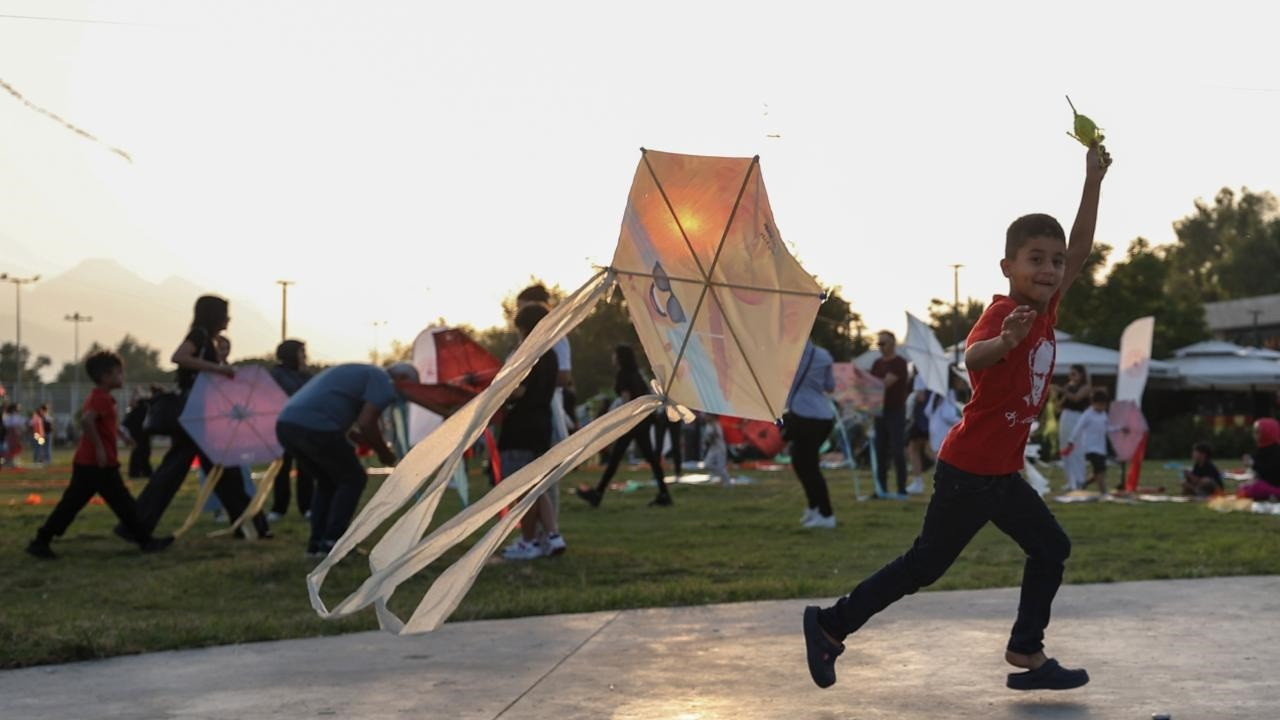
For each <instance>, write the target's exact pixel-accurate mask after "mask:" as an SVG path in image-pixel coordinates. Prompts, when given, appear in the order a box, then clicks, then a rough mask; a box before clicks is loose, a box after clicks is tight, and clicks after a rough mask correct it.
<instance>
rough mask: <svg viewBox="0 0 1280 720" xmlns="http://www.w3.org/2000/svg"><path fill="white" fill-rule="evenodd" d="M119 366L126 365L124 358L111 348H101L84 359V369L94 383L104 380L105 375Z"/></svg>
mask: <svg viewBox="0 0 1280 720" xmlns="http://www.w3.org/2000/svg"><path fill="white" fill-rule="evenodd" d="M118 367H124V360H121V359H120V356H119V355H117V354H115V353H113V352H111V351H110V350H99V351H98V352H96V353H94V354H92V355H90V356H89V357H87V358H85V361H84V371H85V372H86V373H88V374H89V379H90V380H92V381H93V384H94V385H97V384H98V383H100V382H102V376H103V375H106V374H107V373H109V372H111V371H112V370H114V369H116V368H118Z"/></svg>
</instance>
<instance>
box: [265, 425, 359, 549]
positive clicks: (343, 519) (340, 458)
mask: <svg viewBox="0 0 1280 720" xmlns="http://www.w3.org/2000/svg"><path fill="white" fill-rule="evenodd" d="M276 437H277V438H278V439H279V440H280V444H281V445H282V446H283V447H284V449H285V451H286V452H288V453H291V454H292V455H293V459H294V461H295V462H297V463H298V471H299V474H301V473H302V472H306V473H307V474H309V475H310V476H311V477H313V478H315V481H316V489H315V493H314V494H313V495H312V496H311V539H310V541H309V542H308V548H310V549H316V550H323V549H327V548H330V547H333V544H334V543H336V542H337V541H338V538H340V537H342V534H343V533H344V532H346V531H347V526H348V525H350V524H351V518H353V517H355V514H356V506H358V505H359V504H360V496H361V495H362V494H363V493H364V486H365V484H366V483H368V481H369V475H368V473H367V472H366V471H365V469H364V465H363V464H361V462H360V458H358V457H356V449H355V448H354V447H352V446H351V443H350V442H348V441H347V436H346V434H345V433H342V432H337V431H324V430H312V429H310V428H305V427H302V426H301V425H295V424H293V423H288V422H280V423H276Z"/></svg>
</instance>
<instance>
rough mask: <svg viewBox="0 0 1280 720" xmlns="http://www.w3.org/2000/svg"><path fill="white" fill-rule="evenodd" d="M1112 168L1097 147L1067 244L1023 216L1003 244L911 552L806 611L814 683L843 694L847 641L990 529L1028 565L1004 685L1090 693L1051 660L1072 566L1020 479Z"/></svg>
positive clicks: (1051, 226) (1077, 676) (1057, 531)
mask: <svg viewBox="0 0 1280 720" xmlns="http://www.w3.org/2000/svg"><path fill="white" fill-rule="evenodd" d="M1109 164H1110V158H1109V157H1108V156H1107V155H1106V154H1105V151H1101V150H1100V149H1099V148H1098V147H1097V146H1096V145H1095V146H1093V147H1091V148H1089V151H1088V153H1087V154H1086V156H1085V180H1084V189H1083V192H1082V194H1081V198H1080V208H1079V211H1078V212H1077V214H1076V220H1075V224H1074V225H1073V226H1072V228H1071V240H1070V242H1069V243H1068V242H1067V238H1066V235H1065V233H1063V231H1062V226H1061V225H1060V224H1059V223H1058V221H1057V220H1055V219H1053V218H1052V217H1050V216H1048V215H1043V214H1033V215H1024V216H1022V217H1020V218H1018V219H1017V220H1014V221H1013V223H1012V224H1011V225H1010V226H1009V229H1008V231H1007V232H1006V233H1005V246H1004V254H1003V257H1002V258H1001V260H1000V269H1001V271H1002V272H1003V273H1004V276H1005V277H1007V278H1009V295H1008V296H1001V295H997V296H996V297H995V299H994V300H993V301H992V303H991V304H990V305H988V306H987V309H986V310H985V311H984V312H983V313H982V317H981V318H979V319H978V322H977V324H975V325H974V327H973V329H972V330H971V331H970V332H969V336H968V338H967V340H966V342H965V366H966V367H967V368H968V370H969V375H970V377H971V378H972V379H973V400H971V401H970V402H969V404H968V405H967V406H966V407H965V412H964V418H963V419H961V420H960V424H958V425H956V426H955V427H954V428H952V430H951V433H950V434H949V435H948V436H947V439H946V442H944V443H943V444H942V452H941V453H940V454H939V456H938V464H937V469H936V470H935V471H934V476H933V496H932V497H931V498H930V499H929V507H928V509H927V510H926V511H925V515H924V526H923V527H922V528H921V529H920V534H919V536H917V537H916V539H915V542H914V543H913V544H912V546H911V548H910V549H908V550H907V551H906V552H905V553H903V554H902V555H901V556H899V557H898V558H897V559H895V560H893V561H891V562H889V563H888V564H887V565H885V566H884V567H883V568H881V569H880V570H879V571H877V572H876V573H875V574H873V575H871V576H870V577H868V578H867V579H865V580H863V581H862V582H861V583H860V584H859V585H858V586H857V587H855V588H854V589H853V591H852V592H850V593H849V594H848V595H846V596H844V597H842V598H840V599H839V600H838V601H836V603H835V604H834V605H833V606H831V607H826V608H819V607H817V606H814V605H810V606H808V607H806V608H805V609H804V617H803V629H804V643H805V651H806V656H807V660H808V665H809V675H810V677H812V678H813V681H814V684H816V685H817V686H818V687H821V688H826V687H830V686H832V685H834V684H835V682H836V669H835V662H836V659H837V658H838V657H839V656H840V654H841V653H843V652H844V649H845V646H844V640H845V639H846V638H847V637H849V636H850V635H852V634H854V633H855V632H857V631H858V630H859V629H860V628H862V627H863V626H864V625H865V624H866V623H867V621H868V620H870V619H871V617H872V616H873V615H875V614H876V613H879V612H881V611H882V610H884V609H885V608H887V607H889V606H890V605H892V604H893V603H895V602H897V601H898V600H900V599H901V598H902V597H903V596H905V595H909V594H911V593H914V592H916V591H917V590H919V589H920V588H922V587H925V586H927V585H931V584H933V583H934V582H936V581H937V580H938V579H939V578H941V577H942V575H943V573H945V572H946V571H947V568H949V567H951V564H952V563H954V562H955V561H956V558H958V557H959V556H960V553H961V552H962V551H963V550H964V548H965V546H966V545H968V544H969V542H970V541H971V540H973V538H974V536H975V535H977V534H978V531H979V530H981V529H982V528H983V526H985V525H986V524H987V523H993V524H994V525H995V526H996V527H997V528H999V529H1000V530H1001V531H1002V532H1004V533H1005V534H1006V535H1008V536H1009V537H1010V538H1012V539H1013V540H1014V541H1015V542H1017V543H1018V546H1019V547H1020V548H1022V551H1023V552H1024V553H1025V554H1026V562H1025V564H1024V566H1023V571H1022V597H1021V599H1020V600H1019V602H1018V617H1017V620H1016V621H1015V622H1014V624H1013V629H1012V632H1011V633H1010V638H1009V642H1008V644H1007V645H1006V646H1005V654H1004V658H1005V661H1006V662H1008V663H1009V664H1010V665H1013V666H1015V667H1019V668H1026V670H1027V671H1026V672H1021V673H1010V674H1009V675H1008V678H1007V679H1006V683H1005V684H1006V686H1007V687H1009V688H1011V689H1014V690H1066V689H1069V688H1076V687H1080V686H1082V685H1084V684H1085V683H1087V682H1089V673H1087V672H1085V671H1084V670H1083V669H1068V668H1066V667H1063V666H1062V665H1060V664H1059V663H1058V661H1057V660H1054V659H1052V658H1049V657H1047V656H1046V655H1045V652H1044V631H1045V628H1046V627H1047V626H1048V625H1049V615H1050V611H1051V610H1052V606H1053V598H1054V595H1056V594H1057V592H1058V586H1059V585H1061V584H1062V574H1063V571H1064V569H1065V565H1066V560H1067V558H1068V557H1069V556H1070V555H1071V539H1070V538H1069V537H1067V534H1066V533H1065V532H1063V530H1062V526H1061V525H1059V524H1058V521H1057V520H1056V519H1054V517H1053V513H1052V512H1050V511H1049V508H1048V506H1047V505H1045V503H1044V500H1043V499H1042V498H1041V497H1040V495H1039V494H1038V493H1037V492H1036V491H1035V490H1034V489H1032V487H1031V486H1030V485H1029V484H1027V481H1026V480H1024V479H1023V477H1022V475H1021V474H1019V471H1020V470H1022V467H1023V464H1024V462H1025V461H1024V460H1023V451H1024V449H1025V448H1026V446H1027V437H1028V435H1029V434H1030V432H1031V425H1032V423H1034V422H1035V421H1036V418H1038V417H1040V413H1041V411H1042V410H1043V409H1044V403H1045V400H1046V399H1047V397H1048V394H1049V393H1048V390H1049V381H1050V380H1051V379H1052V378H1053V362H1054V356H1055V354H1056V352H1057V347H1056V344H1055V343H1056V340H1055V337H1054V332H1053V326H1054V325H1055V324H1056V322H1057V319H1058V305H1059V301H1060V300H1061V299H1062V294H1063V293H1064V292H1065V291H1066V290H1067V289H1068V288H1069V287H1071V284H1072V283H1073V282H1074V281H1075V279H1076V278H1077V277H1079V275H1080V271H1081V269H1083V268H1084V265H1085V262H1086V261H1087V260H1088V259H1089V255H1090V253H1091V252H1092V251H1093V233H1094V228H1095V226H1096V225H1097V221H1098V198H1099V195H1100V194H1101V192H1102V178H1103V175H1105V174H1106V171H1107V170H1106V169H1107V166H1108V165H1109ZM957 602H959V601H957ZM905 650H906V651H908V652H914V651H916V650H918V649H912V648H905ZM924 651H925V652H926V653H927V652H928V649H927V648H925V649H924ZM920 685H921V686H924V687H930V688H932V687H933V686H934V685H936V682H934V681H931V680H930V679H929V678H921V679H920Z"/></svg>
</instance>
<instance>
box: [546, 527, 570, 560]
mask: <svg viewBox="0 0 1280 720" xmlns="http://www.w3.org/2000/svg"><path fill="white" fill-rule="evenodd" d="M543 547H545V548H546V554H547V556H548V557H551V556H554V555H560V554H561V553H563V552H564V551H565V550H567V549H569V546H568V545H567V544H566V543H565V541H564V536H563V535H561V534H560V533H556V534H555V535H548V536H547V542H546V544H545V545H543Z"/></svg>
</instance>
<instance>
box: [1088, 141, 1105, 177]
mask: <svg viewBox="0 0 1280 720" xmlns="http://www.w3.org/2000/svg"><path fill="white" fill-rule="evenodd" d="M1109 167H1111V153H1109V152H1107V149H1106V148H1105V147H1103V146H1101V145H1098V144H1097V143H1094V144H1093V145H1090V146H1089V150H1088V152H1086V153H1085V165H1084V175H1085V178H1086V179H1088V180H1095V181H1097V182H1102V178H1103V177H1105V176H1106V174H1107V168H1109Z"/></svg>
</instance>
